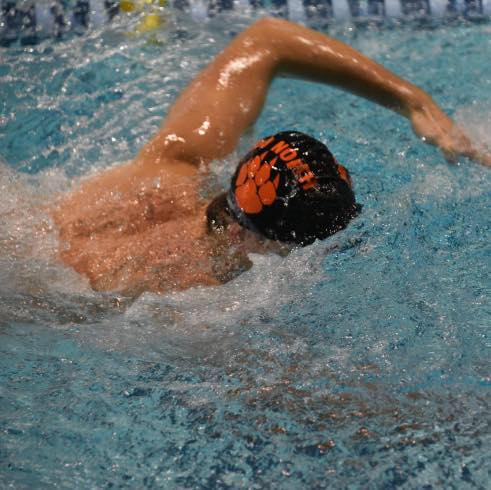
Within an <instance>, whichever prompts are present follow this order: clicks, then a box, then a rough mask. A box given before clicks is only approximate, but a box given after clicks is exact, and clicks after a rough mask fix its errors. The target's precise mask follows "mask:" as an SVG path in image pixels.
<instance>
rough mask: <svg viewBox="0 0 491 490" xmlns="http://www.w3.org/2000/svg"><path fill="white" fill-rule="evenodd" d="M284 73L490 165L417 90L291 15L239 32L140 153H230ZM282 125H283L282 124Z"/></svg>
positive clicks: (147, 156)
mask: <svg viewBox="0 0 491 490" xmlns="http://www.w3.org/2000/svg"><path fill="white" fill-rule="evenodd" d="M280 73H284V74H290V75H296V76H300V77H302V78H305V79H308V80H313V81H318V82H322V83H326V84H330V85H334V86H338V87H340V88H343V89H345V90H348V91H350V92H353V93H355V94H357V95H359V96H362V97H364V98H366V99H369V100H371V101H373V102H376V103H378V104H380V105H382V106H384V107H387V108H389V109H391V110H394V111H396V112H398V113H399V114H401V115H403V116H404V117H406V118H408V119H409V120H410V121H411V123H412V126H413V129H414V131H415V132H416V134H417V135H419V136H420V137H421V138H423V139H424V141H426V142H428V143H431V144H434V145H436V146H438V147H440V149H441V150H442V151H443V153H444V154H445V156H446V157H447V158H448V159H451V160H453V159H455V158H457V157H458V156H459V155H464V156H467V157H470V158H473V159H475V160H477V161H480V162H481V163H485V164H487V165H491V156H490V155H486V154H484V153H482V152H479V151H478V150H477V149H476V148H475V147H474V146H473V145H472V144H471V142H470V140H469V139H468V138H467V137H466V136H465V134H464V133H463V132H462V131H461V130H460V129H459V128H458V126H456V125H455V124H454V123H453V121H452V120H451V119H450V118H449V117H448V116H447V115H446V114H445V113H444V112H443V111H442V110H441V109H440V108H439V107H438V105H437V104H436V103H435V102H434V101H433V100H432V98H431V97H430V96H429V95H428V94H427V93H426V92H424V91H423V90H421V89H419V88H418V87H416V86H415V85H413V84H411V83H409V82H408V81H406V80H403V79H402V78H399V77H398V76H396V75H395V74H393V73H392V72H390V71H389V70H387V69H386V68H384V67H383V66H381V65H379V64H377V63H376V62H374V61H372V60H370V59H369V58H367V57H366V56H364V55H362V54H361V53H359V52H358V51H356V50H355V49H353V48H351V47H349V46H347V45H346V44H344V43H342V42H340V41H337V40H335V39H332V38H330V37H328V36H325V35H323V34H321V33H319V32H316V31H313V30H310V29H308V28H305V27H302V26H299V25H296V24H293V23H291V22H288V21H285V20H280V19H273V18H265V19H262V20H260V21H257V22H255V23H254V24H253V25H251V26H250V27H249V28H248V29H246V30H245V31H243V32H242V33H241V34H240V35H238V36H237V37H236V38H235V39H234V40H233V41H232V42H231V43H230V44H229V45H228V46H227V47H226V48H225V49H224V50H223V51H222V52H221V53H220V54H219V55H218V56H217V57H216V58H215V59H214V60H213V61H212V62H211V63H210V64H209V65H208V66H207V67H206V68H205V69H204V70H203V71H202V72H201V73H200V74H199V75H198V76H197V77H196V78H195V79H194V81H193V82H192V83H191V84H190V85H189V86H188V87H187V88H186V89H185V90H184V92H183V93H182V94H181V96H180V97H179V98H178V99H177V101H176V103H175V104H174V106H173V107H172V108H171V110H170V112H169V114H168V116H167V118H166V119H165V120H164V122H163V125H162V129H161V131H160V132H159V133H158V134H157V135H156V136H155V137H154V138H153V139H152V140H151V141H150V142H149V143H148V144H147V145H146V146H145V147H144V148H143V150H142V152H141V153H140V155H139V158H142V159H144V160H152V161H155V160H158V159H159V158H161V156H162V155H165V156H166V157H172V158H175V159H178V160H184V161H187V162H192V163H194V164H199V163H203V162H205V163H206V162H208V161H210V160H212V159H215V158H221V157H224V156H226V155H227V154H229V153H230V152H231V151H232V150H233V149H234V148H235V146H236V144H237V142H238V140H239V138H240V136H241V134H242V133H243V132H244V131H245V130H246V129H247V128H248V127H250V126H251V125H252V124H253V123H254V121H255V120H256V118H257V117H258V116H259V114H260V112H261V109H262V107H263V104H264V101H265V98H266V94H267V90H268V87H269V85H270V83H271V81H272V80H273V78H274V77H275V75H277V74H280ZM283 129H284V128H283Z"/></svg>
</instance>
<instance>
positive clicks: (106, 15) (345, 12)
mask: <svg viewBox="0 0 491 490" xmlns="http://www.w3.org/2000/svg"><path fill="white" fill-rule="evenodd" d="M0 7H1V8H0V44H1V45H3V46H9V45H10V44H12V43H16V42H20V43H21V44H34V43H36V42H38V41H39V40H42V39H44V38H48V37H54V38H61V37H62V36H63V35H64V34H66V33H69V32H75V33H82V32H84V31H86V30H87V29H88V28H91V27H98V26H101V25H104V24H106V23H108V22H110V21H111V20H112V19H113V18H114V17H115V16H116V15H118V14H120V13H121V14H131V13H133V12H142V11H145V15H144V16H143V17H142V22H141V24H140V26H139V31H140V32H145V31H148V30H152V29H155V28H158V27H160V26H161V24H162V22H161V20H160V19H161V17H162V16H163V12H164V11H165V10H166V9H175V10H180V11H185V12H187V13H188V14H189V15H190V16H191V17H192V18H194V19H196V20H203V19H204V18H206V17H213V16H215V15H217V14H220V13H221V12H224V11H231V10H247V9H249V10H256V9H261V10H262V11H264V12H269V13H271V14H273V15H278V16H281V17H285V18H289V19H292V20H296V21H305V22H309V21H315V20H318V19H320V20H325V21H329V20H331V21H332V20H344V21H346V20H352V21H354V22H356V21H370V20H378V21H383V20H384V19H394V18H401V19H404V18H409V19H414V18H445V17H455V16H464V17H467V18H471V19H488V18H489V17H490V16H491V0H169V2H167V1H166V0H38V1H35V0H0Z"/></svg>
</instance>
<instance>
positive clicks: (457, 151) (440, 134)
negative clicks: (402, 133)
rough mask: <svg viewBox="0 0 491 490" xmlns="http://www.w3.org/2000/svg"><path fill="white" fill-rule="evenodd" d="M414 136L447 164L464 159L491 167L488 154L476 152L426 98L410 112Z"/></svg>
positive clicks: (463, 133) (452, 124) (490, 158)
mask: <svg viewBox="0 0 491 490" xmlns="http://www.w3.org/2000/svg"><path fill="white" fill-rule="evenodd" d="M409 119H410V121H411V124H412V126H413V130H414V132H415V133H416V134H417V135H418V136H419V137H420V138H421V139H422V140H423V141H425V142H426V143H429V144H432V145H435V146H438V148H440V150H441V151H442V153H443V154H444V155H445V158H446V159H447V161H449V162H450V163H455V162H456V161H457V160H458V158H459V157H462V156H463V157H467V158H470V159H471V160H474V161H475V162H477V163H480V164H481V165H485V166H487V167H491V154H490V153H488V152H486V151H485V150H484V149H480V148H478V147H477V146H476V145H475V144H474V143H472V141H471V140H470V138H469V137H468V136H467V135H466V134H465V132H464V131H463V130H462V129H461V128H460V127H459V126H457V124H455V123H454V122H453V121H452V119H450V118H449V117H448V116H447V115H446V114H445V113H444V112H443V111H442V110H441V109H440V108H439V107H438V105H437V104H436V103H435V102H434V101H433V99H431V97H429V96H425V97H424V98H423V99H422V100H419V101H418V103H417V104H415V105H414V106H413V107H412V108H411V109H410V110H409Z"/></svg>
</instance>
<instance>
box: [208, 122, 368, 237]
mask: <svg viewBox="0 0 491 490" xmlns="http://www.w3.org/2000/svg"><path fill="white" fill-rule="evenodd" d="M224 199H225V197H224V196H223V195H222V196H219V198H217V199H216V200H215V201H213V202H212V204H211V205H210V207H209V211H210V208H211V211H213V212H209V213H208V223H209V226H211V225H210V223H214V224H215V225H218V226H226V225H227V223H228V222H229V221H230V220H231V219H236V220H237V221H238V222H239V223H240V224H242V226H244V227H246V228H249V229H250V230H253V231H256V232H258V233H260V234H261V235H263V236H264V237H266V238H269V239H272V240H279V241H281V242H285V243H295V244H300V245H308V244H310V243H312V242H313V241H315V240H316V239H323V238H326V237H328V236H329V235H332V234H333V233H336V232H337V231H339V230H341V229H342V228H345V227H346V225H347V224H348V222H349V221H350V220H351V218H353V217H354V216H355V215H356V214H357V212H358V210H359V206H358V205H357V204H356V202H355V196H354V194H353V190H352V184H351V178H350V176H349V173H348V171H347V170H346V169H345V168H344V167H343V166H342V165H340V164H339V163H338V162H337V161H336V159H335V158H334V157H333V155H332V154H331V152H330V151H329V150H328V149H327V147H326V146H325V145H324V144H323V143H321V142H320V141H317V140H316V139H314V138H312V137H310V136H307V135H306V134H303V133H299V132H293V131H287V132H282V133H278V134H276V135H274V136H269V137H266V138H264V139H262V140H261V141H259V142H258V143H257V144H256V145H255V147H254V148H253V149H252V150H251V151H250V152H249V153H248V154H247V155H246V156H245V158H244V159H243V160H242V161H241V162H240V163H239V165H238V167H237V170H236V172H235V174H234V176H233V177H232V182H231V187H230V190H229V192H228V194H227V197H226V203H225V202H224ZM218 210H220V212H218ZM213 219H215V221H214V222H213Z"/></svg>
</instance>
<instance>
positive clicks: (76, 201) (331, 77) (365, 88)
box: [53, 18, 491, 294]
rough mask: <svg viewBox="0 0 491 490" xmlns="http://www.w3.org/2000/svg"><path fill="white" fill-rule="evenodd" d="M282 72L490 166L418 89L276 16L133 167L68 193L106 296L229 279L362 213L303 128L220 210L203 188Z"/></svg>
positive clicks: (246, 173)
mask: <svg viewBox="0 0 491 490" xmlns="http://www.w3.org/2000/svg"><path fill="white" fill-rule="evenodd" d="M281 73H288V74H293V75H297V76H300V77H303V78H306V79H308V80H313V81H317V82H323V83H327V84H331V85H335V86H338V87H340V88H344V89H346V90H348V91H351V92H353V93H355V94H357V95H360V96H362V97H365V98H367V99H369V100H372V101H374V102H376V103H378V104H381V105H383V106H385V107H387V108H389V109H391V110H393V111H396V112H397V113H399V114H401V115H402V116H404V117H406V118H407V119H409V120H410V122H411V124H412V127H413V130H414V131H415V133H416V134H417V135H418V136H419V137H421V138H422V139H423V140H424V141H425V142H427V143H431V144H434V145H436V146H438V147H439V148H440V149H441V150H442V152H443V153H444V154H445V156H446V157H447V158H448V159H449V160H455V159H457V158H458V157H459V156H465V157H469V158H472V159H474V160H476V161H478V162H480V163H482V164H485V165H491V156H490V155H489V154H486V153H484V152H482V151H480V150H478V149H477V148H476V147H474V145H473V144H472V143H471V142H470V140H469V139H468V138H467V136H466V135H465V134H464V133H463V132H462V131H461V129H460V128H459V127H457V126H456V125H455V124H454V122H453V121H452V120H451V119H450V118H449V117H448V116H446V115H445V114H444V113H443V111H442V110H441V109H440V108H439V107H438V105H437V104H436V103H435V102H434V101H433V100H432V99H431V97H430V96H429V95H428V94H426V93H425V92H424V91H422V90H421V89H419V88H418V87H416V86H415V85H413V84H411V83H409V82H407V81H405V80H403V79H401V78H399V77H397V76H396V75H394V74H393V73H391V72H390V71H388V70H386V69H385V68H384V67H382V66H381V65H379V64H377V63H375V62H374V61H372V60H370V59H368V58H367V57H365V56H363V55H362V54H360V53H359V52H357V51H356V50H354V49H352V48H350V47H349V46H347V45H345V44H343V43H341V42H339V41H336V40H335V39H332V38H329V37H327V36H325V35H323V34H321V33H318V32H315V31H312V30H310V29H307V28H304V27H301V26H299V25H295V24H292V23H290V22H287V21H284V20H279V19H269V18H266V19H263V20H260V21H258V22H256V23H254V24H253V25H252V26H250V27H249V28H248V29H246V30H245V31H244V32H242V33H241V34H239V35H238V36H237V37H236V38H235V39H234V40H233V41H232V42H231V43H230V44H229V45H228V46H227V47H226V48H225V49H224V50H223V51H222V52H221V53H220V54H219V55H218V56H217V57H216V58H215V59H214V60H213V61H212V62H211V63H210V64H209V65H208V66H207V67H206V68H205V69H204V70H203V71H202V72H201V73H200V74H199V75H198V76H197V77H196V78H195V79H194V81H193V82H192V83H191V84H190V85H189V86H188V87H187V88H186V89H185V90H184V91H183V93H182V94H181V95H180V97H179V98H178V99H177V101H176V102H175V104H174V105H173V106H172V108H171V109H170V111H169V113H168V115H167V117H166V118H165V119H164V121H163V124H162V128H161V129H160V131H159V132H158V133H157V134H156V135H155V136H154V137H153V138H152V139H151V140H150V141H149V142H148V143H147V144H146V145H145V146H144V147H143V148H142V150H141V151H140V153H139V154H138V155H137V156H136V157H135V159H134V160H133V161H132V162H131V163H128V164H126V165H123V166H120V167H116V168H113V169H110V170H108V171H106V172H103V173H102V174H100V175H99V176H96V177H94V178H91V179H89V180H87V181H85V182H83V183H82V184H81V185H80V186H79V188H78V189H76V190H75V191H74V192H73V193H71V194H70V195H68V196H65V197H63V198H61V199H60V200H59V202H58V204H57V206H56V208H55V209H54V210H53V216H54V219H55V222H56V224H57V225H58V227H59V232H60V239H61V241H62V243H63V247H64V248H63V249H62V252H61V254H60V255H61V259H62V260H63V261H64V262H65V263H66V264H67V265H69V266H71V267H73V268H74V269H75V270H76V271H77V272H79V273H80V274H82V275H84V276H86V277H87V278H88V280H89V281H90V284H91V286H92V287H93V288H94V289H97V290H114V291H120V292H124V293H127V294H138V293H139V292H141V291H145V290H148V291H154V292H166V291H170V290H176V289H185V288H188V287H192V286H195V285H199V284H205V285H214V284H219V283H221V282H223V281H226V280H228V279H230V278H231V277H234V276H235V275H236V274H237V273H240V272H241V271H243V270H244V269H247V268H248V267H250V265H251V263H250V261H249V260H248V258H247V253H248V252H251V251H256V252H265V251H270V250H279V249H281V250H284V247H282V245H281V244H282V243H286V244H296V245H307V244H309V243H312V242H313V241H314V240H315V239H322V238H325V237H326V236H328V235H330V234H332V233H334V232H336V231H337V230H339V229H341V228H343V227H345V226H346V225H347V224H348V222H349V220H350V219H351V218H352V217H353V216H354V215H356V213H357V211H358V209H359V207H358V206H357V205H356V203H355V199H354V194H353V190H352V185H351V179H350V177H349V173H348V171H347V170H346V169H345V168H344V167H343V166H341V165H339V164H338V163H337V162H336V160H335V158H334V157H333V156H332V154H331V153H330V151H329V150H328V149H327V147H326V146H325V145H324V144H322V143H320V142H318V141H316V140H314V139H313V138H310V137H308V136H306V135H303V134H302V133H297V132H288V131H287V132H282V133H279V134H278V135H275V136H270V137H269V136H268V137H265V138H264V139H263V140H261V141H260V142H259V143H258V144H257V145H256V147H255V148H254V149H252V150H251V152H250V153H249V154H248V155H246V156H245V158H244V159H243V160H242V161H241V162H240V163H239V164H238V167H237V170H236V172H235V175H234V177H233V179H232V183H231V188H230V190H229V192H228V193H227V194H222V195H221V196H218V197H217V198H216V199H215V200H213V201H212V203H211V204H210V203H208V202H206V201H204V200H203V199H202V197H201V196H200V192H199V188H200V178H201V177H199V176H200V175H202V174H201V173H199V172H198V169H199V168H201V169H203V168H205V169H206V167H207V165H208V164H209V163H210V162H211V161H212V160H214V159H218V158H223V157H225V156H227V155H228V154H229V153H231V152H232V151H233V150H234V149H235V147H236V145H237V143H238V141H239V138H240V136H241V134H242V133H243V132H244V131H246V130H247V128H249V127H250V126H251V125H252V124H253V123H254V121H255V120H256V119H257V117H258V116H259V114H260V112H261V109H262V106H263V103H264V100H265V98H266V94H267V91H268V87H269V85H270V83H271V81H272V80H273V78H274V77H275V76H276V75H278V74H281ZM251 80H253V81H254V83H251ZM279 129H280V130H285V129H288V128H279Z"/></svg>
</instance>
